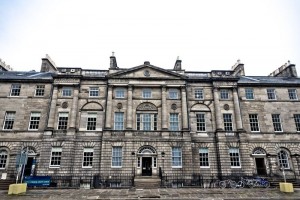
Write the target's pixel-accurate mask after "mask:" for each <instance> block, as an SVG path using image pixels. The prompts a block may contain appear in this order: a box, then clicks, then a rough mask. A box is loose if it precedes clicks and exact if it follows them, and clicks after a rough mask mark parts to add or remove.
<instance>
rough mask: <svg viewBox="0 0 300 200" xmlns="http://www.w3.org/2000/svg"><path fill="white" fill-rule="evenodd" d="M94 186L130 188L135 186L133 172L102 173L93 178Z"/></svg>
mask: <svg viewBox="0 0 300 200" xmlns="http://www.w3.org/2000/svg"><path fill="white" fill-rule="evenodd" d="M93 183H94V184H93V187H94V188H118V187H122V188H129V187H133V186H134V175H133V174H100V175H95V176H94V178H93Z"/></svg>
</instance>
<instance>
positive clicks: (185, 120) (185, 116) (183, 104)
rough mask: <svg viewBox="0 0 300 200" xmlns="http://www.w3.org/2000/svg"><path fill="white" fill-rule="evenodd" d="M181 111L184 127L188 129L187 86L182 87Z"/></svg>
mask: <svg viewBox="0 0 300 200" xmlns="http://www.w3.org/2000/svg"><path fill="white" fill-rule="evenodd" d="M181 112H182V129H183V130H187V129H188V113H187V104H186V91H185V87H181Z"/></svg>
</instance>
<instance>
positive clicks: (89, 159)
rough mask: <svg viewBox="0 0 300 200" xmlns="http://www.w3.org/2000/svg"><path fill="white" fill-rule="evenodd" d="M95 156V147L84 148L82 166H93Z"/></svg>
mask: <svg viewBox="0 0 300 200" xmlns="http://www.w3.org/2000/svg"><path fill="white" fill-rule="evenodd" d="M93 156H94V149H93V148H84V150H83V161H82V166H83V167H92V166H93Z"/></svg>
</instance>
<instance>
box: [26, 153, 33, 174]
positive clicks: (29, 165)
mask: <svg viewBox="0 0 300 200" xmlns="http://www.w3.org/2000/svg"><path fill="white" fill-rule="evenodd" d="M32 163H33V157H28V159H27V164H26V165H25V169H24V176H30V173H31V167H32Z"/></svg>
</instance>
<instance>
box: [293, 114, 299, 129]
mask: <svg viewBox="0 0 300 200" xmlns="http://www.w3.org/2000/svg"><path fill="white" fill-rule="evenodd" d="M294 120H295V126H296V131H297V132H300V114H294Z"/></svg>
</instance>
